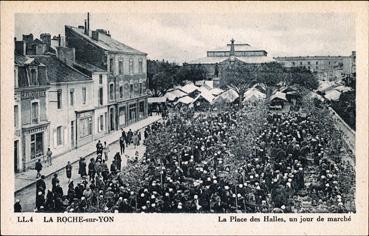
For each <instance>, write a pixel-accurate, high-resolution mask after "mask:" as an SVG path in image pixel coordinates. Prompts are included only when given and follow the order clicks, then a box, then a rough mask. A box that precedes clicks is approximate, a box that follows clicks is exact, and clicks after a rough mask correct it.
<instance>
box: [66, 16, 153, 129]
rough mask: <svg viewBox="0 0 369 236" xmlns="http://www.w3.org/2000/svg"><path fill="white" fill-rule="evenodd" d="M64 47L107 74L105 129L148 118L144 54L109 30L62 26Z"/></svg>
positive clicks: (86, 26) (87, 23)
mask: <svg viewBox="0 0 369 236" xmlns="http://www.w3.org/2000/svg"><path fill="white" fill-rule="evenodd" d="M65 40H66V46H67V47H70V48H75V55H76V60H77V61H78V62H81V63H88V64H90V65H93V66H95V67H97V68H100V69H102V70H103V71H105V72H107V74H108V82H107V86H108V99H107V105H108V122H107V123H108V130H109V131H113V130H118V129H119V128H122V127H125V126H126V125H128V124H131V123H134V122H136V121H138V120H140V119H142V118H144V117H146V116H147V93H146V84H147V73H146V71H147V70H146V56H147V54H146V53H143V52H141V51H138V50H136V49H134V48H132V47H129V46H127V45H125V44H123V43H121V42H119V41H117V40H115V39H113V38H112V37H111V35H110V33H109V31H106V30H103V29H98V30H94V31H91V30H90V23H89V19H87V21H86V23H85V26H78V27H73V26H65Z"/></svg>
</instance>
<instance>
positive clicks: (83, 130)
mask: <svg viewBox="0 0 369 236" xmlns="http://www.w3.org/2000/svg"><path fill="white" fill-rule="evenodd" d="M79 133H80V137H81V138H83V137H86V136H88V135H91V134H92V117H87V118H83V119H81V120H80V130H79Z"/></svg>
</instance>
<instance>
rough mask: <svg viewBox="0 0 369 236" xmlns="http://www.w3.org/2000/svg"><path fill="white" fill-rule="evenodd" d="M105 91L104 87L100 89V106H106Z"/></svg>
mask: <svg viewBox="0 0 369 236" xmlns="http://www.w3.org/2000/svg"><path fill="white" fill-rule="evenodd" d="M103 96H104V90H103V88H102V87H100V88H99V105H100V106H102V105H104V97H103Z"/></svg>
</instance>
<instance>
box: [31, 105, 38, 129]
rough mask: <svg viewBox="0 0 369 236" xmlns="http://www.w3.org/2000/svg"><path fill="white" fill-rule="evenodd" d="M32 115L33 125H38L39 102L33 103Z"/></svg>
mask: <svg viewBox="0 0 369 236" xmlns="http://www.w3.org/2000/svg"><path fill="white" fill-rule="evenodd" d="M31 113H32V124H37V123H38V102H32V105H31Z"/></svg>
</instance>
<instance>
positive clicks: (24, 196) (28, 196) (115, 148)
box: [15, 129, 146, 212]
mask: <svg viewBox="0 0 369 236" xmlns="http://www.w3.org/2000/svg"><path fill="white" fill-rule="evenodd" d="M143 131H144V129H141V130H140V132H141V134H142V140H141V143H140V146H138V147H137V148H134V146H133V144H131V145H129V146H128V147H126V149H125V153H124V154H123V155H122V167H125V166H127V158H126V155H128V156H129V157H130V158H132V157H134V156H135V153H136V151H138V152H139V157H140V158H141V157H142V156H143V154H144V152H145V148H146V147H145V146H144V145H143V140H144V135H143ZM109 149H110V152H109V159H108V162H107V164H108V167H109V169H110V165H111V162H112V160H113V157H114V155H115V154H116V153H117V152H119V151H120V147H119V142H115V143H114V144H111V145H110V146H109ZM91 158H96V154H93V155H89V156H87V157H85V159H86V163H87V167H86V169H87V170H88V164H89V163H90V159H91ZM66 164H67V163H65V165H66ZM45 165H46V164H45ZM72 166H73V169H72V180H73V181H74V185H76V184H78V183H79V182H81V180H82V179H81V176H80V175H79V174H78V162H76V163H74V164H73V165H72ZM56 173H57V174H58V178H59V180H60V186H61V187H62V188H63V191H64V194H67V190H68V179H67V177H66V172H65V169H62V170H61V171H58V172H56ZM52 178H53V175H50V176H49V177H46V178H45V182H46V192H45V194H46V193H47V190H48V189H51V187H52V186H51V179H52ZM45 197H46V196H45ZM15 199H19V200H20V203H21V205H22V210H23V212H32V211H33V210H34V208H35V202H36V185H35V184H33V185H30V186H29V187H27V188H25V189H23V190H21V191H19V192H18V193H16V194H15Z"/></svg>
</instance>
